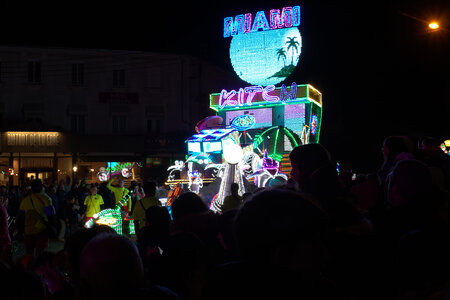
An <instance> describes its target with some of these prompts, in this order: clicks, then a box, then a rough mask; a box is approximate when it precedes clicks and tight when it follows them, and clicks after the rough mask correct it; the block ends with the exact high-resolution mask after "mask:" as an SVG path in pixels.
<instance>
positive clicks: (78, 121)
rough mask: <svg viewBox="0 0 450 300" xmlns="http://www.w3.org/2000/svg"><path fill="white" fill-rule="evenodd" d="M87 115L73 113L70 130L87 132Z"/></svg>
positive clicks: (80, 132) (81, 132) (79, 132)
mask: <svg viewBox="0 0 450 300" xmlns="http://www.w3.org/2000/svg"><path fill="white" fill-rule="evenodd" d="M85 119H86V118H85V116H84V115H71V116H70V131H71V132H72V133H78V134H84V132H85Z"/></svg>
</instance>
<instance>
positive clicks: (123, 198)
mask: <svg viewBox="0 0 450 300" xmlns="http://www.w3.org/2000/svg"><path fill="white" fill-rule="evenodd" d="M114 180H115V178H112V179H111V180H110V181H108V184H107V185H106V187H107V188H108V189H109V190H111V191H112V192H113V193H114V198H115V199H116V209H117V208H118V207H119V206H120V207H121V209H122V211H123V212H124V213H125V215H124V217H123V223H122V224H123V227H124V231H125V232H128V234H130V235H132V234H135V228H134V221H133V219H132V218H131V216H130V213H131V195H130V191H129V190H128V189H127V188H126V187H125V186H124V185H125V181H124V180H123V179H119V186H112V183H113V182H114ZM126 227H128V230H125V229H126Z"/></svg>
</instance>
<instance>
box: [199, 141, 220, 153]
mask: <svg viewBox="0 0 450 300" xmlns="http://www.w3.org/2000/svg"><path fill="white" fill-rule="evenodd" d="M203 150H204V151H205V152H218V151H222V143H221V142H204V143H203Z"/></svg>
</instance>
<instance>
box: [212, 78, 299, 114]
mask: <svg viewBox="0 0 450 300" xmlns="http://www.w3.org/2000/svg"><path fill="white" fill-rule="evenodd" d="M274 90H275V86H274V85H268V86H266V87H264V88H263V87H262V86H260V85H254V86H248V87H245V88H240V89H239V91H238V92H236V91H235V90H231V91H229V92H227V90H225V89H223V90H222V91H221V92H220V96H219V105H218V106H219V108H220V109H222V108H224V107H225V106H243V105H247V106H251V105H252V104H253V99H254V97H255V95H256V93H261V95H262V98H263V99H264V101H266V102H270V103H275V102H279V101H282V102H285V101H287V100H295V99H296V98H297V84H296V83H295V82H293V83H292V85H291V90H290V91H289V92H288V90H287V87H286V86H285V85H284V84H283V85H282V86H281V90H280V97H278V96H274V95H270V94H269V93H270V92H272V91H274ZM236 94H237V97H236V98H234V99H233V97H234V96H235V95H236ZM245 95H247V98H245Z"/></svg>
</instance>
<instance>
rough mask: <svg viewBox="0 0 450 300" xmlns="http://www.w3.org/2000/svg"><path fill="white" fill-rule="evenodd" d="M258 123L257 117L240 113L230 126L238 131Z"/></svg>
mask: <svg viewBox="0 0 450 300" xmlns="http://www.w3.org/2000/svg"><path fill="white" fill-rule="evenodd" d="M255 123H256V120H255V117H253V116H251V115H240V116H237V117H235V118H234V119H233V121H231V124H230V126H231V127H233V128H234V129H236V130H238V131H244V130H248V129H250V128H252V127H253V126H254V125H255Z"/></svg>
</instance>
